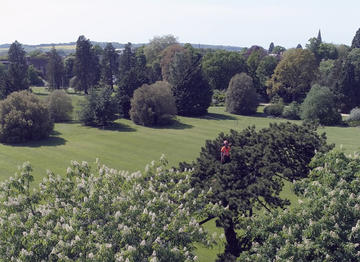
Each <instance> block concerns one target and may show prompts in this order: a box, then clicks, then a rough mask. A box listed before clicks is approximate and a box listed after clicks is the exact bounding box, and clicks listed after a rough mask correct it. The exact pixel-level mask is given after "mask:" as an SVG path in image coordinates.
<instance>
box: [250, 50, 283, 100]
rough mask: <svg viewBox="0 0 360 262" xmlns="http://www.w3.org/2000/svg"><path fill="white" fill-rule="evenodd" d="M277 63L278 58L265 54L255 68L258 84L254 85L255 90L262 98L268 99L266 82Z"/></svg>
mask: <svg viewBox="0 0 360 262" xmlns="http://www.w3.org/2000/svg"><path fill="white" fill-rule="evenodd" d="M278 63H279V59H278V58H277V57H274V56H266V57H264V58H263V59H262V60H261V61H260V63H259V65H258V66H257V69H256V72H255V74H256V78H257V81H258V85H257V86H255V88H256V92H257V93H258V94H259V95H260V96H261V98H262V99H263V100H265V101H266V100H268V95H267V93H266V89H267V85H266V84H267V82H268V81H269V80H270V78H271V76H272V74H273V73H274V70H275V68H276V66H277V64H278Z"/></svg>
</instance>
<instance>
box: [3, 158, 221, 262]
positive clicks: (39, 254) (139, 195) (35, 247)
mask: <svg viewBox="0 0 360 262" xmlns="http://www.w3.org/2000/svg"><path fill="white" fill-rule="evenodd" d="M31 172H32V168H31V166H30V164H29V163H24V164H23V165H22V167H21V169H20V170H19V172H18V173H17V174H16V175H15V177H13V178H11V179H9V180H6V181H4V182H3V183H1V185H0V192H1V194H0V208H1V212H0V219H1V221H2V223H0V260H5V261H6V260H8V259H9V258H11V257H13V259H18V260H21V261H41V260H44V261H52V260H68V261H150V262H155V261H174V262H181V261H196V260H197V257H196V256H195V254H194V253H195V250H196V247H195V243H201V244H204V245H206V246H209V244H212V243H213V241H212V240H211V236H209V234H208V233H207V232H206V231H205V230H204V228H203V227H202V226H200V225H199V223H198V222H197V221H198V219H199V217H202V216H205V215H207V214H208V213H210V212H212V213H214V212H216V211H217V210H219V209H220V208H219V206H218V205H213V204H207V202H206V197H207V196H209V195H210V194H211V192H204V194H202V195H198V194H195V192H194V190H193V188H191V187H190V178H191V172H190V171H186V172H175V171H174V170H173V169H169V168H168V167H167V161H166V159H164V158H163V157H162V158H161V159H160V161H157V162H155V161H153V162H152V163H151V164H149V165H147V166H146V168H145V171H144V172H135V173H129V172H125V171H118V170H115V169H113V168H109V167H106V166H104V165H102V164H100V163H99V162H97V163H96V164H95V167H94V168H91V167H90V165H89V164H88V163H87V162H85V161H83V162H82V163H78V162H77V161H72V162H71V166H70V167H68V168H67V169H66V173H64V174H62V175H55V174H54V173H52V172H50V171H49V172H48V174H47V176H46V177H45V178H44V180H43V182H42V183H41V184H40V185H39V186H33V185H32V184H31V182H32V181H33V180H34V177H33V176H32V174H31ZM33 188H39V189H38V190H35V191H33ZM208 239H210V240H208Z"/></svg>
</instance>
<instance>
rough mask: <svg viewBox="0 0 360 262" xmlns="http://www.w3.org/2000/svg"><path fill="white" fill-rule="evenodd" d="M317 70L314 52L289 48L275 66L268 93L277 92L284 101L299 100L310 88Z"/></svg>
mask: <svg viewBox="0 0 360 262" xmlns="http://www.w3.org/2000/svg"><path fill="white" fill-rule="evenodd" d="M316 70H317V63H316V59H315V57H314V54H313V53H312V52H311V51H310V50H307V49H290V50H288V51H286V52H285V53H284V57H283V59H282V60H281V61H280V62H279V63H278V65H277V66H276V68H275V71H274V74H273V75H272V77H271V79H270V81H269V83H268V84H269V88H268V90H267V92H268V94H270V95H271V96H273V95H275V94H278V95H279V96H280V97H282V98H283V99H284V100H285V101H286V102H291V101H294V100H295V101H301V100H302V99H304V98H305V96H306V93H307V92H308V91H309V90H310V88H311V82H312V81H313V80H314V78H315V75H316Z"/></svg>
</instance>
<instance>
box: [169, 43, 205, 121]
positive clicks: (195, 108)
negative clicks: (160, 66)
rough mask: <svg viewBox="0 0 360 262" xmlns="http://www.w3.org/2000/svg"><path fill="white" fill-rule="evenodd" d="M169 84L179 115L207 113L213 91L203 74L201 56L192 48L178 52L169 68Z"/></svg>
mask: <svg viewBox="0 0 360 262" xmlns="http://www.w3.org/2000/svg"><path fill="white" fill-rule="evenodd" d="M168 82H169V83H170V84H171V86H172V91H173V94H174V96H175V101H176V108H177V111H178V114H179V115H182V116H199V115H204V114H205V113H206V112H207V109H208V107H209V106H210V103H211V96H212V90H211V88H210V86H209V84H208V82H207V81H206V80H205V78H204V76H203V73H202V68H201V55H200V54H198V53H196V51H195V50H194V49H193V48H192V47H191V46H188V47H187V48H185V49H184V50H183V52H176V54H175V56H174V57H173V59H172V61H171V63H170V66H169V77H168Z"/></svg>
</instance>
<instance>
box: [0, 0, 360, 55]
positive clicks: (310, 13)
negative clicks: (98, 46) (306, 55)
mask: <svg viewBox="0 0 360 262" xmlns="http://www.w3.org/2000/svg"><path fill="white" fill-rule="evenodd" d="M359 10H360V1H359V0H343V1H338V0H337V1H335V0H297V1H294V0H246V1H244V0H237V1H236V0H128V1H123V0H0V24H1V29H0V44H4V43H12V42H14V41H15V40H17V41H19V42H20V43H22V44H41V43H67V42H75V41H76V40H77V38H78V37H79V36H80V35H85V37H86V38H89V39H90V40H92V41H98V42H120V43H127V42H131V43H148V42H149V41H150V40H151V39H152V38H153V37H154V36H162V35H167V34H172V35H174V36H176V37H177V38H178V41H179V42H181V43H192V44H200V45H201V44H213V45H232V46H239V47H250V46H252V45H260V46H262V47H264V48H268V47H269V44H270V43H271V42H274V44H275V45H281V46H284V47H286V48H291V47H296V46H297V45H298V44H301V45H302V46H303V47H304V46H305V45H306V43H308V40H309V39H310V38H311V37H316V36H317V34H318V31H319V30H321V35H322V40H323V42H327V43H334V44H346V45H351V41H352V39H353V37H354V35H355V33H356V31H357V30H358V29H359V27H360V19H359Z"/></svg>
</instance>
